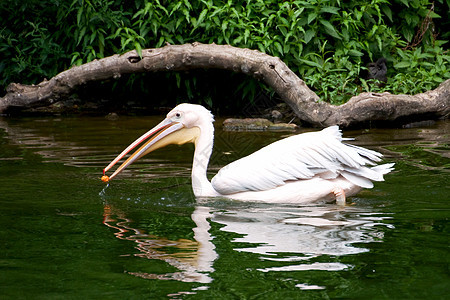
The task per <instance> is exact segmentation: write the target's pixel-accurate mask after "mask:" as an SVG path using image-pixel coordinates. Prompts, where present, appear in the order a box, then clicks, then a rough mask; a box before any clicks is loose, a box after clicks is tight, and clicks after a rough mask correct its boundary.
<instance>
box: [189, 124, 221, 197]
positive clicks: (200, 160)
mask: <svg viewBox="0 0 450 300" xmlns="http://www.w3.org/2000/svg"><path fill="white" fill-rule="evenodd" d="M199 128H200V136H199V137H198V138H197V140H196V141H195V152H194V160H193V163H192V189H193V191H194V195H195V196H196V197H213V196H217V195H218V193H217V192H216V191H215V190H214V188H213V186H212V185H211V182H209V180H208V178H207V177H206V171H207V169H208V163H209V158H210V157H211V153H212V149H213V143H214V126H213V124H212V123H211V122H205V123H203V124H201V126H199Z"/></svg>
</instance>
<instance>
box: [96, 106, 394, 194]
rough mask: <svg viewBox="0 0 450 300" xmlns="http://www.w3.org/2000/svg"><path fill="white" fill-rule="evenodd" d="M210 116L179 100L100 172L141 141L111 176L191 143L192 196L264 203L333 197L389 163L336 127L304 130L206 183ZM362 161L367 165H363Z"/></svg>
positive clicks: (378, 174)
mask: <svg viewBox="0 0 450 300" xmlns="http://www.w3.org/2000/svg"><path fill="white" fill-rule="evenodd" d="M212 122H213V116H212V115H211V113H210V112H209V111H208V110H206V109H205V108H204V107H203V106H200V105H193V104H180V105H178V106H177V107H175V108H174V109H173V110H172V111H171V112H169V113H168V114H167V117H166V119H165V120H164V121H162V122H161V123H160V124H158V125H157V126H156V127H155V128H153V129H152V130H150V131H148V132H147V133H145V134H144V135H142V136H141V137H140V138H138V139H137V140H136V141H135V142H133V143H132V144H131V145H130V146H128V147H127V148H126V149H125V150H124V151H123V152H122V153H121V154H119V156H117V157H116V159H114V160H113V161H112V162H111V163H110V164H109V165H108V166H107V167H106V168H105V169H104V171H103V172H104V173H105V172H106V171H108V170H109V169H110V168H111V167H112V166H113V165H115V164H116V163H117V162H118V161H119V160H120V159H121V158H122V157H123V156H125V155H126V154H127V153H128V152H129V151H131V150H132V149H133V148H135V147H136V146H137V145H138V144H140V143H142V142H143V141H144V140H146V139H149V140H148V141H147V142H145V143H144V144H143V145H142V146H141V147H140V148H139V149H138V150H137V151H136V152H135V153H133V154H132V155H131V156H130V157H129V158H128V159H127V160H126V161H125V162H124V163H123V164H122V165H121V166H120V167H119V168H118V169H117V170H116V171H115V172H114V173H113V174H112V176H111V177H110V178H108V177H106V176H104V179H105V180H109V179H111V178H113V177H114V176H116V175H117V174H118V173H120V172H121V171H122V170H123V169H124V168H126V167H127V166H128V165H130V164H131V163H133V162H134V161H136V160H137V159H139V158H141V157H142V156H144V155H146V154H148V153H150V152H152V151H153V150H155V149H158V148H161V147H164V146H166V145H168V144H179V145H180V144H184V143H188V142H191V143H194V144H195V152H194V161H193V166H192V188H193V190H194V194H195V196H197V197H216V196H225V197H229V198H233V199H239V200H261V201H266V202H295V203H301V202H309V201H315V200H319V199H324V198H331V199H333V198H336V200H337V201H338V202H339V203H345V195H348V196H351V195H354V194H356V193H357V192H358V191H359V190H360V189H361V188H371V187H372V186H373V184H372V180H374V181H381V180H383V175H384V174H386V173H388V172H390V171H391V170H392V168H391V167H392V166H393V164H384V165H379V166H375V165H376V162H379V161H380V160H381V159H380V157H381V156H382V155H381V154H380V153H378V152H375V151H371V150H367V149H365V148H361V147H357V146H353V145H346V144H343V143H341V141H342V135H341V133H340V131H339V129H338V127H337V126H332V127H329V128H326V129H324V130H322V131H320V132H311V133H304V134H299V135H295V136H291V137H288V138H286V139H283V140H280V141H277V142H275V143H273V144H271V145H269V146H266V147H264V148H262V149H261V150H259V151H257V152H255V153H253V154H252V155H249V156H247V157H244V158H241V159H239V160H237V161H235V162H233V163H231V164H229V165H228V166H226V167H224V168H222V169H221V170H220V171H219V173H218V174H217V175H216V176H215V177H214V178H213V179H212V181H211V182H209V181H208V179H207V177H206V169H207V167H208V162H209V158H210V156H211V152H212V146H213V137H214V127H213V125H212ZM367 165H369V166H371V167H367Z"/></svg>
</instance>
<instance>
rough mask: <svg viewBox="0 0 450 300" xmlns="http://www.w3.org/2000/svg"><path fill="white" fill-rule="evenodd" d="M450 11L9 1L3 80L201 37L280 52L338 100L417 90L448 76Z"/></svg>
mask: <svg viewBox="0 0 450 300" xmlns="http://www.w3.org/2000/svg"><path fill="white" fill-rule="evenodd" d="M448 17H449V7H448V1H444V0H435V1H434V2H432V1H431V0H412V1H407V0H394V1H388V0H371V1H366V0H364V1H363V0H356V1H340V0H292V1H278V0H251V1H250V0H236V1H231V0H228V1H219V0H189V1H188V0H175V1H168V0H145V1H141V0H135V1H122V0H72V1H60V0H40V1H37V0H24V1H13V0H3V1H1V2H0V57H1V60H0V72H1V74H2V76H1V77H0V86H1V87H2V88H3V89H4V88H5V87H6V86H7V84H9V83H11V82H23V83H37V82H39V81H41V80H42V79H43V78H44V77H46V78H49V77H52V76H54V75H55V74H57V73H58V72H61V71H63V70H64V69H67V68H70V67H71V66H72V65H80V64H83V63H86V62H89V61H92V60H94V59H99V58H103V57H105V56H109V55H112V54H115V53H123V52H125V51H129V50H133V49H135V50H137V52H138V53H139V54H141V53H142V52H141V51H142V49H143V48H148V47H161V46H164V45H165V44H166V43H170V44H183V43H190V42H195V41H197V42H202V43H213V42H214V43H217V44H230V45H233V46H237V47H243V48H250V49H258V50H260V51H262V52H264V53H267V54H270V55H274V56H278V57H280V58H281V59H282V60H283V61H284V62H285V63H286V64H287V65H288V66H289V67H290V68H291V69H292V70H293V71H294V72H296V73H297V74H298V75H299V76H300V77H302V78H303V79H304V80H305V81H306V83H307V84H308V85H309V86H310V87H312V88H313V89H314V90H315V91H316V93H317V94H318V95H319V96H320V98H321V99H322V100H323V101H328V102H330V103H333V104H340V103H343V102H345V101H346V100H347V99H348V98H349V97H350V96H352V95H355V94H357V93H358V92H359V91H361V90H363V91H389V92H392V93H398V92H401V93H408V94H411V93H418V92H423V91H425V90H427V89H432V88H434V87H436V86H437V85H438V84H439V83H440V82H442V81H444V80H445V79H448V78H450V74H449V71H448V68H449V67H448V66H449V57H450V56H449V52H448V44H447V40H446V39H448V37H449V33H448V31H446V28H448V27H449V25H450V24H449V18H448ZM380 57H385V58H386V59H387V61H388V74H387V75H388V82H387V83H386V84H385V85H384V87H380V86H379V85H377V84H371V83H370V82H368V81H366V80H365V78H364V73H365V72H366V69H365V66H366V64H367V63H369V62H372V61H376V60H377V59H378V58H380ZM165 76H168V78H170V81H171V82H175V83H176V86H177V88H178V89H180V90H182V94H183V97H187V98H189V99H191V101H193V99H194V98H197V97H200V98H202V99H207V100H205V103H206V102H211V99H214V94H213V93H214V89H211V88H210V87H204V85H202V84H199V83H198V79H199V78H201V77H198V78H196V77H195V76H199V75H198V74H197V75H195V76H194V78H191V77H190V76H181V75H176V74H173V73H167V74H166V75H165ZM224 76H228V77H227V78H228V79H230V78H231V77H232V76H233V75H231V74H230V75H224ZM131 78H133V80H144V79H139V77H130V80H131ZM126 85H127V86H128V87H131V86H136V85H135V84H134V83H133V82H131V81H130V82H128V83H127V84H126ZM141 85H142V84H141ZM137 86H139V85H137ZM236 88H237V94H239V96H240V97H238V98H242V97H244V99H247V101H244V102H248V100H250V101H251V98H252V97H254V96H255V95H256V94H257V93H258V91H260V90H261V89H263V90H266V91H267V87H264V86H263V85H261V84H260V83H257V82H256V81H254V80H253V79H250V78H248V79H245V80H244V81H241V82H240V83H239V84H237V85H236Z"/></svg>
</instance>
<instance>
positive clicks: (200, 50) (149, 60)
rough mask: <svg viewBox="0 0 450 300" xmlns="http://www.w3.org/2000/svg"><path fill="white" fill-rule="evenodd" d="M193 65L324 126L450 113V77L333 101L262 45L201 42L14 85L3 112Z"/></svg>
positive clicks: (0, 109)
mask: <svg viewBox="0 0 450 300" xmlns="http://www.w3.org/2000/svg"><path fill="white" fill-rule="evenodd" d="M191 69H224V70H230V71H233V72H239V73H244V74H247V75H250V76H253V77H255V78H256V79H258V80H264V81H265V82H266V83H267V84H268V85H269V86H271V87H272V88H273V89H274V90H275V92H276V93H277V94H278V95H279V96H280V97H281V98H282V99H283V100H284V101H285V102H286V103H287V104H288V105H289V106H290V107H291V108H292V109H293V110H294V112H295V113H296V115H297V116H298V117H299V118H300V119H301V120H302V121H305V122H307V123H310V124H314V125H319V126H328V125H334V124H338V125H341V126H350V125H353V124H356V123H359V122H364V121H369V120H395V119H397V118H400V117H403V116H406V115H420V114H427V113H432V114H434V115H436V116H438V117H442V116H445V117H446V116H448V115H449V113H450V105H449V104H450V80H448V81H446V82H444V83H443V84H441V86H440V87H438V88H437V89H436V90H433V91H429V92H426V93H423V94H418V95H415V96H407V95H391V94H389V93H383V94H373V93H363V94H361V95H358V96H356V97H353V98H352V99H350V101H349V102H347V103H346V104H343V105H340V106H333V105H330V104H328V103H325V102H321V101H320V100H319V97H318V96H317V95H316V94H315V93H314V92H313V91H312V90H311V89H309V88H308V86H307V85H306V84H305V82H304V81H303V80H301V79H300V78H299V77H298V76H297V75H296V74H295V73H293V72H292V71H291V70H290V69H289V68H288V67H287V66H286V64H285V63H283V62H282V61H281V60H280V59H279V58H278V57H273V56H270V55H267V54H264V53H262V52H259V51H257V50H249V49H242V48H236V47H232V46H228V45H216V44H208V45H206V44H199V43H193V44H184V45H167V46H165V47H162V48H157V49H145V50H143V51H142V57H139V56H138V55H137V53H136V51H134V50H133V51H130V52H127V53H125V54H123V55H113V56H110V57H106V58H103V59H100V60H94V61H92V62H89V63H86V64H84V65H81V66H76V67H73V68H71V69H69V70H66V71H64V72H61V73H59V74H58V75H56V76H55V77H53V78H52V79H50V80H48V81H43V82H41V83H39V84H38V85H31V86H29V85H21V84H14V83H13V84H10V85H9V86H8V88H7V94H6V95H5V96H4V97H3V98H0V112H4V111H6V110H7V109H10V108H14V107H16V108H27V107H37V106H46V105H49V104H52V103H54V102H57V101H59V100H61V99H63V98H64V97H66V96H68V95H70V94H71V93H72V92H73V91H74V90H75V89H76V88H78V87H80V86H82V85H83V84H85V83H87V82H90V81H101V80H107V79H110V78H118V77H120V76H121V75H122V74H129V73H138V72H161V71H183V70H191Z"/></svg>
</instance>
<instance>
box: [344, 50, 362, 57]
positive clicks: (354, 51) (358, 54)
mask: <svg viewBox="0 0 450 300" xmlns="http://www.w3.org/2000/svg"><path fill="white" fill-rule="evenodd" d="M348 54H350V55H351V56H363V55H364V53H362V52H361V51H358V50H355V49H351V50H349V51H348Z"/></svg>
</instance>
